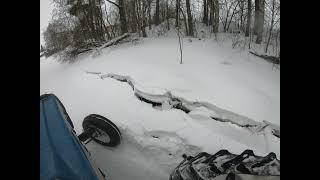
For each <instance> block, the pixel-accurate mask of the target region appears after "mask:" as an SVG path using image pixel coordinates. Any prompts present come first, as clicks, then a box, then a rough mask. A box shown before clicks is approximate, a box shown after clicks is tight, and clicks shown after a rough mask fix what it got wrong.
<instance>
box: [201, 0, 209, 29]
mask: <svg viewBox="0 0 320 180" xmlns="http://www.w3.org/2000/svg"><path fill="white" fill-rule="evenodd" d="M202 22H203V23H204V24H205V25H207V26H208V5H207V0H203V18H202Z"/></svg>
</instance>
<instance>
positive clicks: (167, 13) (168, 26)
mask: <svg viewBox="0 0 320 180" xmlns="http://www.w3.org/2000/svg"><path fill="white" fill-rule="evenodd" d="M169 13H170V12H169V0H167V1H166V19H167V29H168V30H170V22H169V17H170V16H169Z"/></svg>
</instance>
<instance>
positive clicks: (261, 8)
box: [256, 0, 265, 44]
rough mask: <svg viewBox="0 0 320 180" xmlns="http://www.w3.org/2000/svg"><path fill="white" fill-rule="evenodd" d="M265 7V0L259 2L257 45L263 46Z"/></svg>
mask: <svg viewBox="0 0 320 180" xmlns="http://www.w3.org/2000/svg"><path fill="white" fill-rule="evenodd" d="M264 5H265V0H259V9H258V19H257V27H256V28H257V29H256V31H257V39H256V44H261V42H262V33H263V24H264Z"/></svg>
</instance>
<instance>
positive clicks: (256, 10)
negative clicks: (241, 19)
mask: <svg viewBox="0 0 320 180" xmlns="http://www.w3.org/2000/svg"><path fill="white" fill-rule="evenodd" d="M259 4H260V0H254V25H253V34H254V35H257V32H258V31H257V28H258V19H259Z"/></svg>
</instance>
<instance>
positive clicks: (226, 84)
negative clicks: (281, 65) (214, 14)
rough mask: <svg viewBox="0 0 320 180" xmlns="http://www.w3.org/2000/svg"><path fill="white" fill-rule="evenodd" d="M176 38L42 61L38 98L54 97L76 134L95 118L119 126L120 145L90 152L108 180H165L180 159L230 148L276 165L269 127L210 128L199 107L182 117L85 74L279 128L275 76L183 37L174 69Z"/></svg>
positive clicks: (210, 43) (221, 48) (275, 142)
mask: <svg viewBox="0 0 320 180" xmlns="http://www.w3.org/2000/svg"><path fill="white" fill-rule="evenodd" d="M179 61H180V55H179V46H178V39H177V38H172V37H171V38H145V39H143V40H141V41H140V42H139V43H137V44H131V43H127V44H122V45H119V46H116V47H111V48H106V49H103V50H102V51H101V54H100V55H83V56H81V57H79V59H78V61H77V62H75V63H73V64H66V63H65V64H60V63H58V62H57V61H56V60H55V59H54V58H48V59H44V58H42V59H40V94H43V93H54V94H56V95H57V96H58V97H59V98H60V99H61V101H62V102H63V104H64V105H65V107H66V109H67V112H68V113H69V115H70V117H71V119H72V121H73V123H74V125H75V130H76V132H77V133H80V132H81V131H82V126H81V123H82V120H83V118H84V117H85V116H86V115H88V114H91V113H96V114H101V115H103V116H105V117H107V118H109V119H111V120H112V121H113V122H115V124H117V125H118V126H119V128H120V130H121V131H122V133H123V142H122V144H121V145H120V146H119V147H117V148H115V149H110V148H105V147H101V146H99V145H97V144H94V143H91V144H89V145H88V149H89V150H90V151H91V154H92V155H93V157H94V158H95V159H96V161H97V163H98V165H99V166H100V167H101V169H102V170H104V171H105V172H106V173H107V174H108V175H109V176H110V177H111V179H128V178H129V177H131V179H141V180H143V179H156V180H157V179H168V177H169V173H170V172H171V171H172V168H174V167H175V166H176V165H177V164H178V163H179V162H180V161H181V160H182V158H181V155H182V154H183V153H186V154H188V155H194V154H196V153H198V152H200V151H206V152H209V153H215V152H217V151H218V150H220V149H228V150H229V151H230V152H232V153H241V152H242V151H244V150H245V149H252V150H253V151H254V152H255V154H257V155H263V156H264V155H266V154H268V153H269V152H275V153H276V154H277V157H278V158H279V159H280V138H277V137H275V136H273V135H272V134H271V133H270V132H269V131H270V129H269V128H268V127H267V128H265V130H264V131H261V132H259V133H253V132H251V131H249V130H248V129H246V128H242V127H239V126H237V125H234V124H231V123H224V122H219V121H215V120H213V119H211V118H209V117H208V116H206V113H207V112H206V109H202V108H199V109H197V110H195V111H192V112H190V113H189V114H186V113H185V112H183V111H181V110H177V109H168V110H160V109H157V108H153V107H152V106H151V104H148V103H145V102H142V101H140V100H139V99H137V98H136V97H135V95H134V92H133V91H132V89H131V87H130V86H129V85H128V84H127V83H123V82H119V81H117V80H115V79H112V78H104V79H101V78H99V77H98V76H97V75H94V74H90V73H86V72H87V71H90V72H101V73H102V74H107V73H114V74H118V75H126V76H130V77H131V78H132V79H133V80H134V81H135V83H136V85H137V86H138V87H139V90H143V91H144V92H146V93H150V94H163V93H165V92H167V91H170V92H171V93H172V94H173V95H175V96H178V97H181V98H184V99H186V100H188V101H199V102H207V103H210V104H213V105H215V106H217V107H219V108H222V109H224V110H228V111H231V112H233V113H236V114H239V115H241V116H244V117H248V118H250V119H252V120H254V121H257V122H262V121H263V120H266V121H269V122H271V123H273V124H275V125H277V126H280V72H279V70H278V69H274V68H273V67H272V65H271V64H270V63H268V62H266V61H264V60H262V59H260V58H257V57H255V56H252V55H251V54H249V53H248V52H247V51H241V50H240V49H232V48H231V45H230V43H229V42H228V41H225V42H223V43H216V42H215V41H214V40H212V39H205V40H198V39H192V42H190V41H189V39H188V38H185V39H184V41H183V64H179Z"/></svg>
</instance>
